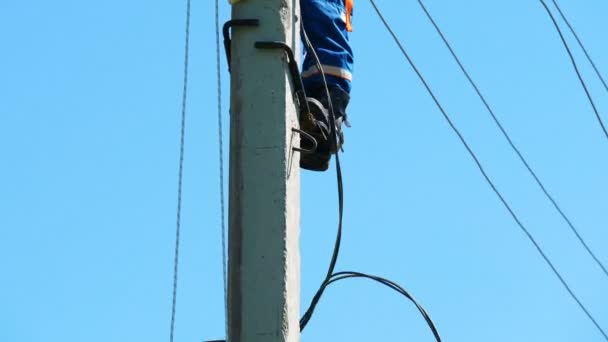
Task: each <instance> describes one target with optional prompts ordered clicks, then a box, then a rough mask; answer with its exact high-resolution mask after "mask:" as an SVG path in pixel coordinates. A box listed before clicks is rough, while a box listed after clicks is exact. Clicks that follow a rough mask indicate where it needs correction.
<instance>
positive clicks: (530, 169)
mask: <svg viewBox="0 0 608 342" xmlns="http://www.w3.org/2000/svg"><path fill="white" fill-rule="evenodd" d="M418 4H420V7H422V10H423V11H424V13H425V14H426V17H427V18H428V19H429V21H430V22H431V23H432V24H433V26H434V27H435V30H436V31H437V33H438V34H439V36H440V37H441V40H443V43H444V44H445V46H446V47H447V48H448V50H449V51H450V53H451V54H452V57H453V58H454V60H455V61H456V63H458V66H459V67H460V70H462V72H463V73H464V75H465V76H466V78H467V80H468V81H469V83H470V84H471V86H472V87H473V89H475V92H476V93H477V96H478V97H479V98H480V99H481V102H483V104H484V106H485V107H486V109H487V110H488V112H489V113H490V115H491V116H492V119H493V120H494V123H496V126H498V128H499V129H500V131H501V132H502V134H503V136H504V137H505V139H507V142H508V143H509V145H510V146H511V148H512V149H513V151H515V153H516V154H517V156H518V157H519V160H520V161H521V162H522V163H523V164H524V166H525V167H526V169H528V172H529V173H530V175H532V177H533V178H534V180H535V181H536V184H538V186H539V187H540V189H541V190H542V191H543V193H544V194H545V196H546V197H547V198H548V199H549V201H550V202H551V203H552V204H553V207H554V208H555V210H557V212H558V213H559V214H560V215H561V217H562V218H563V219H564V221H565V222H566V223H567V224H568V226H569V227H570V230H572V232H573V233H574V235H576V238H577V239H578V241H579V242H580V243H581V245H583V247H584V248H585V250H587V253H588V254H589V255H590V256H591V257H592V258H593V260H595V262H596V263H597V264H598V266H599V267H600V268H601V269H602V271H603V272H604V275H605V276H606V277H608V270H606V267H605V266H604V264H603V263H602V262H601V261H600V259H599V258H598V257H597V256H596V255H595V253H593V251H592V250H591V248H590V247H589V246H588V245H587V243H586V242H585V240H584V239H583V237H582V236H581V235H580V233H579V232H578V230H577V229H576V228H575V227H574V224H573V223H572V221H571V220H570V219H569V218H568V216H566V214H565V212H564V211H563V210H562V208H561V207H560V206H559V204H558V203H557V201H556V200H555V199H554V198H553V196H551V194H550V193H549V191H548V190H547V188H546V187H545V185H544V184H543V182H542V181H541V180H540V178H539V177H538V176H537V175H536V172H534V170H533V169H532V167H531V166H530V164H529V163H528V161H527V160H526V158H524V156H523V154H522V153H521V151H520V150H519V148H517V146H516V145H515V143H514V142H513V140H512V139H511V137H510V136H509V134H508V133H507V131H506V129H505V128H504V126H503V125H502V123H501V122H500V120H498V117H497V116H496V114H495V113H494V110H493V109H492V108H491V107H490V104H489V103H488V101H487V100H486V98H485V96H483V94H482V93H481V90H480V89H479V87H478V86H477V84H476V83H475V81H473V78H472V77H471V75H470V74H469V72H468V71H467V70H466V68H465V67H464V65H463V64H462V62H461V61H460V58H458V56H457V55H456V52H455V51H454V49H453V48H452V45H451V44H450V43H449V42H448V40H447V38H446V37H445V35H444V34H443V32H442V30H441V29H440V28H439V25H437V22H436V21H435V19H434V18H433V16H432V15H431V14H430V13H429V11H428V10H427V8H426V6H425V5H424V3H423V2H422V0H418Z"/></svg>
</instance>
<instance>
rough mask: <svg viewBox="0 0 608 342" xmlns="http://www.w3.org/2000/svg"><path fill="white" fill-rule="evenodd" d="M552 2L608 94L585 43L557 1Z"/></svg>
mask: <svg viewBox="0 0 608 342" xmlns="http://www.w3.org/2000/svg"><path fill="white" fill-rule="evenodd" d="M552 2H553V5H554V6H555V8H557V12H558V13H559V15H560V16H561V18H562V20H564V22H565V23H566V26H568V29H569V30H570V32H571V33H572V35H573V36H574V39H576V42H577V43H578V46H580V48H581V49H582V50H583V53H584V54H585V57H586V58H587V60H588V61H589V63H590V64H591V66H592V67H593V71H594V72H595V74H596V75H597V77H598V78H599V79H600V82H602V85H603V86H604V89H606V92H608V84H606V80H605V79H604V77H603V76H602V73H601V72H600V70H599V68H598V67H597V65H596V64H595V61H594V60H593V59H592V58H591V55H590V54H589V52H588V51H587V48H586V47H585V45H584V44H583V41H582V40H581V39H580V37H579V36H578V34H577V33H576V30H575V29H574V27H573V26H572V25H571V24H570V21H569V20H568V18H566V15H565V14H564V12H563V11H562V9H561V7H560V6H559V4H558V3H557V1H556V0H552Z"/></svg>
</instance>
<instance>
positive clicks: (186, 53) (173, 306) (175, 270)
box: [169, 0, 190, 342]
mask: <svg viewBox="0 0 608 342" xmlns="http://www.w3.org/2000/svg"><path fill="white" fill-rule="evenodd" d="M185 40H186V42H185V47H184V83H183V90H182V110H181V125H180V140H179V166H178V173H177V174H178V176H177V223H176V227H175V256H174V258H173V298H172V303H171V325H170V332H169V342H173V335H174V332H175V312H176V307H177V275H178V267H179V234H180V228H181V218H182V185H183V175H184V147H185V138H186V104H187V97H188V59H189V57H190V0H186V32H185Z"/></svg>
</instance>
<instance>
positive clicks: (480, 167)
mask: <svg viewBox="0 0 608 342" xmlns="http://www.w3.org/2000/svg"><path fill="white" fill-rule="evenodd" d="M541 1H542V0H541ZM370 2H371V4H372V6H373V7H374V10H375V11H376V14H378V17H379V18H380V20H381V21H382V23H383V24H384V26H385V28H386V29H387V31H388V32H389V33H390V35H391V36H392V38H393V40H394V41H395V43H396V44H397V46H398V47H399V49H400V50H401V52H402V54H403V56H404V57H405V58H406V60H407V62H408V63H409V65H410V66H411V67H412V69H413V70H414V72H415V73H416V75H417V77H418V78H419V79H420V81H421V82H422V84H423V86H424V88H425V89H426V91H427V92H428V93H429V95H430V96H431V98H432V99H433V102H435V105H436V106H437V108H438V109H439V111H440V112H441V114H442V115H443V117H444V119H445V120H446V121H447V123H448V124H449V126H450V127H451V129H452V131H454V133H455V134H456V135H457V136H458V139H459V140H460V142H461V143H462V144H463V146H464V147H465V149H466V150H467V152H468V153H469V155H470V156H471V158H473V161H474V162H475V164H476V165H477V168H478V169H479V171H480V172H481V174H482V176H483V177H484V179H485V180H486V182H487V183H488V185H489V186H490V187H491V188H492V191H493V192H494V193H495V194H496V196H498V198H499V199H500V201H501V202H502V204H503V206H504V207H505V208H506V209H507V211H508V212H509V214H510V215H511V217H512V218H513V220H515V222H516V223H517V225H518V226H519V228H520V229H521V230H522V232H523V233H524V234H525V235H526V237H527V238H528V240H530V242H531V243H532V244H533V245H534V247H535V248H536V250H537V252H538V253H539V254H540V256H541V257H542V258H543V259H544V261H545V263H546V264H547V266H549V268H550V269H551V270H552V271H553V274H555V276H556V277H557V278H558V279H559V281H560V283H561V284H562V285H563V287H564V288H565V289H566V291H567V292H568V293H569V294H570V296H571V297H572V299H574V301H575V302H576V303H577V304H578V306H579V307H580V308H581V310H583V312H584V313H585V315H586V316H587V318H589V320H590V321H591V322H592V323H593V324H594V325H595V327H596V328H597V329H598V331H599V332H600V333H601V334H602V335H603V336H604V339H605V340H606V341H608V335H607V334H606V333H605V332H604V330H603V329H602V327H601V326H600V325H599V323H598V322H597V321H596V319H595V318H594V317H593V315H591V313H590V312H589V310H587V308H586V307H585V305H583V303H582V302H581V301H580V300H579V299H578V297H577V296H576V294H575V293H574V292H573V290H572V289H571V288H570V286H569V285H568V283H566V281H565V280H564V278H563V277H562V275H561V273H560V272H559V271H558V270H557V268H556V267H555V266H554V265H553V263H552V262H551V260H550V259H549V257H548V256H547V255H546V254H545V252H544V251H543V249H542V248H541V247H540V245H539V244H538V242H537V241H536V240H535V239H534V237H533V236H532V234H531V233H530V232H529V231H528V229H527V228H526V227H525V226H524V224H523V223H522V222H521V220H520V219H519V217H518V216H517V215H516V214H515V212H514V211H513V209H512V208H511V206H510V205H509V203H508V202H507V201H506V199H505V198H504V197H503V195H502V193H501V192H500V191H499V190H498V188H496V185H495V184H494V182H493V181H492V180H491V179H490V177H489V175H488V174H487V173H486V171H485V169H484V168H483V166H482V164H481V162H480V161H479V159H478V158H477V155H476V154H475V152H473V150H472V149H471V147H470V146H469V144H468V143H467V141H466V140H465V138H464V136H463V135H462V133H460V131H459V130H458V128H457V127H456V126H455V125H454V123H453V122H452V120H451V119H450V117H449V115H448V114H447V112H446V111H445V109H444V108H443V106H442V105H441V103H440V102H439V100H438V99H437V97H436V96H435V93H434V92H433V91H432V90H431V88H430V86H429V84H428V83H427V81H426V79H425V78H424V76H422V74H421V72H420V70H418V67H416V65H415V63H414V61H413V60H412V58H411V57H410V55H409V54H408V53H407V51H406V50H405V48H404V47H403V45H402V44H401V41H400V40H399V38H397V35H396V34H395V32H394V31H393V29H392V28H391V26H390V25H389V24H388V22H387V21H386V19H385V18H384V16H383V15H382V13H381V12H380V9H379V8H378V6H377V5H376V2H375V1H374V0H370Z"/></svg>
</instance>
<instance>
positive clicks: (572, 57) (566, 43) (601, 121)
mask: <svg viewBox="0 0 608 342" xmlns="http://www.w3.org/2000/svg"><path fill="white" fill-rule="evenodd" d="M540 3H541V4H542V5H543V7H544V9H545V11H546V12H547V14H548V15H549V18H551V22H552V23H553V26H554V27H555V30H556V31H557V33H558V34H559V38H560V40H561V41H562V44H563V45H564V48H565V49H566V52H567V53H568V57H570V62H571V63H572V66H573V67H574V71H575V72H576V76H577V77H578V80H579V81H580V83H581V86H582V87H583V90H585V94H586V95H587V99H588V100H589V103H590V104H591V107H592V108H593V112H594V113H595V117H596V119H597V121H598V123H599V124H600V127H601V128H602V131H603V132H604V136H605V137H606V139H608V130H607V129H606V125H605V124H604V121H603V120H602V117H601V115H600V112H599V111H598V109H597V106H596V105H595V101H593V97H592V96H591V93H590V92H589V89H588V88H587V84H586V83H585V80H584V79H583V76H582V75H581V72H580V70H579V68H578V64H577V63H576V59H575V58H574V55H573V54H572V51H571V50H570V46H569V45H568V42H567V41H566V38H565V37H564V34H563V33H562V30H561V28H560V27H559V24H558V23H557V20H555V16H553V13H551V10H550V9H549V6H547V4H546V3H545V1H544V0H540Z"/></svg>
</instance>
